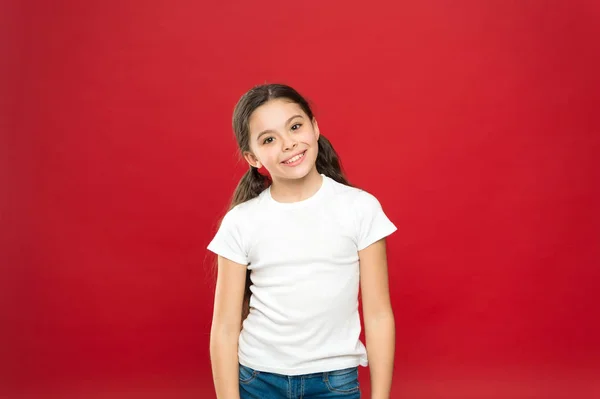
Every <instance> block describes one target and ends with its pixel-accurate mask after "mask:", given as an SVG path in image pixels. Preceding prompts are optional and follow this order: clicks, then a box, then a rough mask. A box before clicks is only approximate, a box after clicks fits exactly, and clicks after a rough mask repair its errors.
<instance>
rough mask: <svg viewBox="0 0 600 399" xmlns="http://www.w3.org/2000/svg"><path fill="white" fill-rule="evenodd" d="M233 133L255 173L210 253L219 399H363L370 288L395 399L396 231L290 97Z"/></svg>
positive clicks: (246, 118) (278, 95)
mask: <svg viewBox="0 0 600 399" xmlns="http://www.w3.org/2000/svg"><path fill="white" fill-rule="evenodd" d="M233 130H234V132H235V136H236V139H237V142H238V145H239V148H240V150H241V153H242V155H243V157H244V158H245V160H246V161H247V162H248V164H249V166H250V168H249V170H248V171H247V172H246V174H245V175H244V176H243V177H242V179H241V180H240V182H239V184H238V186H237V188H236V190H235V193H234V195H233V201H232V204H231V208H230V210H229V212H227V214H226V215H225V217H224V218H223V221H222V222H221V226H220V228H219V231H218V232H217V234H216V235H215V237H214V238H213V240H212V241H211V243H210V244H209V246H208V249H209V250H210V251H212V252H214V253H215V254H217V255H218V277H217V285H216V292H215V302H214V314H213V320H212V328H211V339H210V354H211V363H212V371H213V379H214V384H215V389H216V392H217V397H218V398H220V399H221V398H223V399H238V398H239V399H245V398H260V399H265V398H267V399H270V398H282V399H284V398H285V399H292V398H293V399H296V398H336V397H344V398H352V399H354V398H360V390H359V385H358V366H359V365H360V366H366V365H367V349H365V346H364V345H363V344H362V342H361V341H360V338H359V335H360V332H361V326H360V319H359V313H358V291H359V285H360V288H361V298H362V307H363V312H364V324H365V333H366V343H367V348H368V354H369V364H370V370H371V387H372V388H371V390H372V395H371V396H372V398H386V399H387V398H389V391H390V386H391V380H392V368H393V359H394V316H393V313H392V309H391V305H390V298H389V289H388V275H387V260H386V247H385V237H387V236H388V235H390V234H391V233H393V232H394V231H395V230H396V227H395V226H394V225H393V224H392V222H390V220H389V219H388V218H387V217H386V215H385V213H384V212H383V210H382V208H381V206H380V204H379V202H378V200H377V199H376V198H375V197H374V196H372V195H371V194H369V193H367V192H365V191H362V190H359V189H357V188H354V187H352V186H350V185H349V183H348V181H347V180H346V178H345V176H344V174H343V173H342V170H341V168H340V163H339V159H338V156H337V154H336V152H335V151H334V149H333V147H332V146H331V144H330V142H329V141H328V140H327V139H325V137H323V136H322V135H321V134H320V132H319V126H318V124H317V121H316V120H315V118H314V116H313V113H312V111H311V109H310V107H309V105H308V103H307V102H306V100H305V99H304V98H302V97H301V96H300V94H298V92H296V91H295V90H294V89H292V88H291V87H289V86H285V85H276V84H270V85H262V86H257V87H255V88H253V89H252V90H250V91H249V92H247V93H246V94H244V95H243V96H242V98H241V99H240V100H239V102H238V103H237V105H236V107H235V110H234V114H233ZM263 169H264V170H266V172H263V173H261V172H260V170H263ZM265 174H268V176H265ZM240 330H241V332H240Z"/></svg>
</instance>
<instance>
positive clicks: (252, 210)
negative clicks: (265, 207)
mask: <svg viewBox="0 0 600 399" xmlns="http://www.w3.org/2000/svg"><path fill="white" fill-rule="evenodd" d="M263 193H264V192H263ZM262 197H263V194H262V193H261V195H259V196H258V197H255V198H252V199H251V200H248V201H245V202H242V203H241V204H238V205H236V206H234V207H233V208H231V209H230V210H229V211H228V212H227V213H226V214H225V217H224V218H223V222H225V221H227V223H231V224H237V225H244V224H247V223H249V222H251V219H252V217H253V216H255V215H256V214H257V212H258V210H259V209H261V207H262V202H263V198H262Z"/></svg>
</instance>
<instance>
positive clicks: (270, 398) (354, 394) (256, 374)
mask: <svg viewBox="0 0 600 399" xmlns="http://www.w3.org/2000/svg"><path fill="white" fill-rule="evenodd" d="M240 398H241V399H304V398H310V399H321V398H323V399H325V398H347V399H359V398H360V388H359V385H358V367H352V368H349V369H344V370H336V371H327V372H323V373H314V374H304V375H294V376H287V375H281V374H273V373H266V372H262V371H256V370H253V369H251V368H250V367H246V366H242V365H241V364H240Z"/></svg>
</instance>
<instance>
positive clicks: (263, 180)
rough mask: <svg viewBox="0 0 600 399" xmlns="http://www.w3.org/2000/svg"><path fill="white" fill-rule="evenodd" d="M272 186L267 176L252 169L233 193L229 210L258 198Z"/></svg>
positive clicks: (245, 174)
mask: <svg viewBox="0 0 600 399" xmlns="http://www.w3.org/2000/svg"><path fill="white" fill-rule="evenodd" d="M270 184H271V183H270V180H269V178H268V177H267V176H264V175H261V174H260V173H259V172H258V169H257V168H255V167H250V169H248V171H247V172H246V173H244V176H242V178H241V179H240V182H239V183H238V185H237V187H236V188H235V191H234V192H233V198H232V199H231V204H230V205H229V210H231V209H233V208H234V207H235V206H237V205H239V204H241V203H243V202H246V201H249V200H251V199H252V198H256V197H258V195H259V194H260V193H262V192H263V191H264V190H265V189H266V188H267V187H269V185H270Z"/></svg>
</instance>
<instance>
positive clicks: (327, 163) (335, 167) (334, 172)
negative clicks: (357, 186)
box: [316, 135, 350, 186]
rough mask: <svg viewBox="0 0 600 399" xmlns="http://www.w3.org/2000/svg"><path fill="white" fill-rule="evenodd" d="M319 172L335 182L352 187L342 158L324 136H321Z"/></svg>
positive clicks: (318, 159)
mask: <svg viewBox="0 0 600 399" xmlns="http://www.w3.org/2000/svg"><path fill="white" fill-rule="evenodd" d="M316 163H317V171H318V172H319V173H322V174H324V175H325V176H328V177H330V178H332V179H333V180H335V181H336V182H338V183H341V184H344V185H346V186H350V183H349V182H348V179H346V176H345V175H344V172H343V171H342V166H341V164H340V158H339V157H338V154H337V152H335V149H334V148H333V146H332V145H331V142H330V141H329V140H327V139H326V138H325V137H324V136H323V135H320V136H319V154H318V155H317V162H316Z"/></svg>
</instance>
